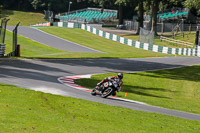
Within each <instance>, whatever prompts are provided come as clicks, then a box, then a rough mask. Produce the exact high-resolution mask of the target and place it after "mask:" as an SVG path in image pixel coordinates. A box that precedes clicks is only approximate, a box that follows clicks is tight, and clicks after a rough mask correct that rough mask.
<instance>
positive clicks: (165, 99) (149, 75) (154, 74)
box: [75, 65, 200, 114]
mask: <svg viewBox="0 0 200 133" xmlns="http://www.w3.org/2000/svg"><path fill="white" fill-rule="evenodd" d="M199 70H200V65H196V66H190V67H183V68H177V69H171V70H160V71H149V72H137V73H129V74H128V73H125V74H124V79H123V81H124V85H123V90H122V92H120V93H118V94H117V96H118V97H122V98H127V99H132V100H136V101H140V102H145V103H148V104H151V105H155V106H160V107H164V108H169V109H174V110H180V111H185V112H190V113H197V114H200V102H199V101H200V72H199ZM112 75H116V74H115V73H111V74H100V75H94V76H92V78H91V79H80V80H75V82H76V83H77V84H79V85H81V86H84V87H87V88H91V89H92V88H93V87H95V85H96V84H97V83H98V82H100V81H101V80H102V79H104V78H105V77H108V76H112ZM125 93H127V97H125Z"/></svg>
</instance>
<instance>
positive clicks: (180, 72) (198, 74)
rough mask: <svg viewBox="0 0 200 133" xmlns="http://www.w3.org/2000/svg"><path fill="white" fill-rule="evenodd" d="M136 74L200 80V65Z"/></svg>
mask: <svg viewBox="0 0 200 133" xmlns="http://www.w3.org/2000/svg"><path fill="white" fill-rule="evenodd" d="M134 75H140V76H147V77H154V78H168V79H174V80H188V81H196V82H199V81H200V66H189V67H182V68H176V69H171V70H160V71H149V72H146V73H134Z"/></svg>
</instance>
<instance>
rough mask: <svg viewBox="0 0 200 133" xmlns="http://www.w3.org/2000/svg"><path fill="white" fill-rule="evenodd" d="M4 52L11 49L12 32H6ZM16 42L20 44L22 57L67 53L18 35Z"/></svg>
mask: <svg viewBox="0 0 200 133" xmlns="http://www.w3.org/2000/svg"><path fill="white" fill-rule="evenodd" d="M5 44H6V53H9V52H11V51H12V33H11V32H9V31H7V32H6V39H5ZM18 44H20V45H21V56H22V57H38V56H41V57H42V56H43V55H51V56H53V55H56V54H61V55H62V54H69V52H66V51H62V50H58V49H55V48H52V47H48V46H46V45H42V44H40V43H38V42H35V41H33V40H31V39H27V38H25V37H22V36H20V35H18Z"/></svg>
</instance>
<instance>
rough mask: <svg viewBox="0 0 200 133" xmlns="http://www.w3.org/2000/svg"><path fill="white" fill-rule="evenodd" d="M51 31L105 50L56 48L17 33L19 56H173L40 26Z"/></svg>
mask: <svg viewBox="0 0 200 133" xmlns="http://www.w3.org/2000/svg"><path fill="white" fill-rule="evenodd" d="M42 30H44V31H46V30H47V31H51V32H53V34H57V35H58V36H59V37H63V38H64V39H69V40H70V41H73V42H76V43H79V44H81V45H84V46H87V47H90V48H93V49H96V50H99V51H102V52H105V53H80V52H68V51H63V50H58V49H55V48H52V47H49V46H46V45H43V44H40V43H38V42H35V41H33V40H30V39H27V38H25V37H22V36H20V35H18V44H20V45H21V57H24V58H143V57H156V56H159V57H165V56H174V55H167V54H161V53H155V52H151V51H146V50H142V49H137V48H133V47H130V46H127V45H123V44H120V43H117V42H114V41H111V40H107V39H104V38H101V37H98V36H96V35H93V34H92V33H89V32H87V31H83V30H81V29H67V28H42ZM94 40H95V41H94ZM5 43H6V53H9V52H11V51H12V33H11V32H9V31H7V32H6V40H5Z"/></svg>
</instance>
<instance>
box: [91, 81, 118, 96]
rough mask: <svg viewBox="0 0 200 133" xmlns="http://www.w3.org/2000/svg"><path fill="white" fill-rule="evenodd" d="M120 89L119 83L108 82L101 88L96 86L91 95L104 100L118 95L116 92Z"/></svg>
mask: <svg viewBox="0 0 200 133" xmlns="http://www.w3.org/2000/svg"><path fill="white" fill-rule="evenodd" d="M118 87H119V84H118V82H117V81H108V82H105V83H103V84H102V85H101V86H96V87H95V88H94V89H93V90H92V92H91V95H93V96H96V95H100V96H101V97H102V98H106V97H108V96H110V95H114V94H116V91H118V90H119V89H118Z"/></svg>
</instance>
